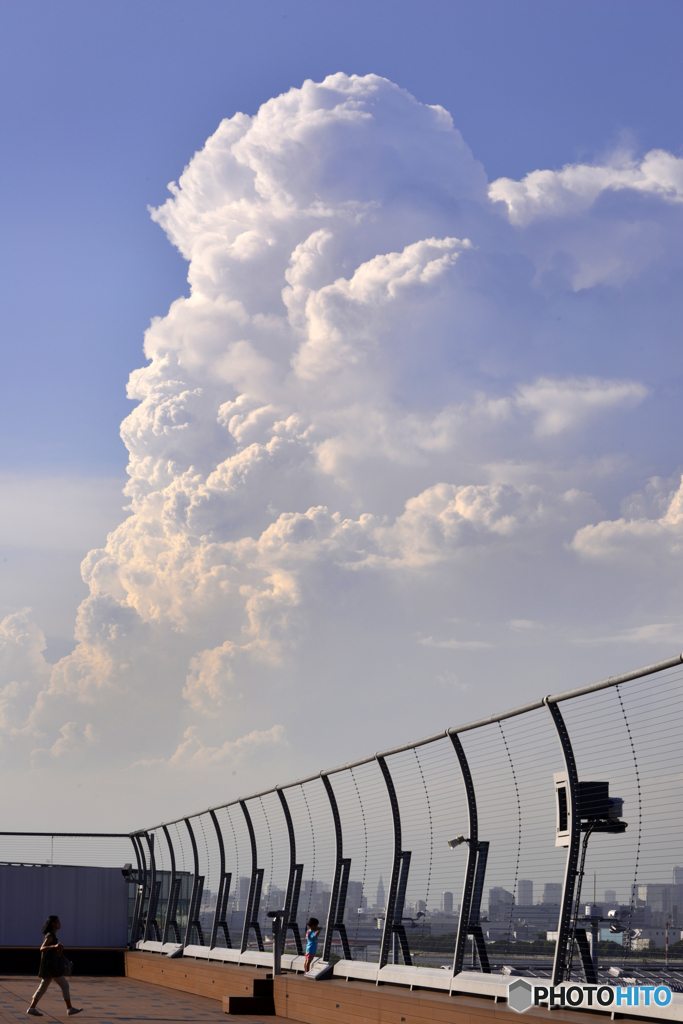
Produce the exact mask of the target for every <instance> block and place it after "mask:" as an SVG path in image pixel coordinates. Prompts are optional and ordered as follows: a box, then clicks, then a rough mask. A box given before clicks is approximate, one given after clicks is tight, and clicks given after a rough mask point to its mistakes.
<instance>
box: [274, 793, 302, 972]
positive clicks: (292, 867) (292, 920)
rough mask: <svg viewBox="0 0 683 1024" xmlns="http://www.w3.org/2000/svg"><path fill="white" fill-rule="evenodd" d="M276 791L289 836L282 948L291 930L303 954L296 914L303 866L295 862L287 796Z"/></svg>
mask: <svg viewBox="0 0 683 1024" xmlns="http://www.w3.org/2000/svg"><path fill="white" fill-rule="evenodd" d="M276 792H277V795H278V797H279V798H280V806H281V807H282V813H283V814H284V816H285V822H286V824H287V835H288V837H289V875H288V878H287V892H286V894H285V906H284V910H285V918H284V921H283V922H282V950H283V951H284V948H285V946H286V945H287V931H288V930H291V931H292V932H293V934H294V941H295V943H296V951H297V953H298V954H299V956H303V953H304V947H303V945H302V942H301V935H300V934H299V925H298V924H297V920H296V916H297V914H298V913H299V895H300V893H301V879H302V876H303V873H304V866H303V864H297V863H296V835H295V832H294V823H293V821H292V815H291V812H290V810H289V804H288V803H287V798H286V797H285V794H284V792H283V790H281V789H280V788H279V787H278V788H277V789H276Z"/></svg>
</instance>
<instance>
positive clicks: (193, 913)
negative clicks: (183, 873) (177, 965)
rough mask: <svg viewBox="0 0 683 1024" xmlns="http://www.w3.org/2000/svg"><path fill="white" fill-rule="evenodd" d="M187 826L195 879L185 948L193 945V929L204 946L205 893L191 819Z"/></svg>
mask: <svg viewBox="0 0 683 1024" xmlns="http://www.w3.org/2000/svg"><path fill="white" fill-rule="evenodd" d="M183 820H184V821H185V824H186V826H187V831H188V833H189V836H190V843H191V844H192V859H193V861H194V878H193V880H192V895H191V896H190V906H189V907H188V911H187V926H186V928H185V941H184V943H183V945H184V946H191V945H193V943H192V942H191V941H190V940H191V939H192V929H193V928H194V930H195V931H196V933H197V938H198V940H199V942H198V943H197V944H198V945H199V946H203V945H204V933H203V931H202V924H201V921H200V920H199V911H200V908H201V905H202V893H203V892H204V876H203V875H200V874H199V853H198V851H197V840H196V839H195V835H194V830H193V828H192V825H191V824H190V819H189V818H184V819H183Z"/></svg>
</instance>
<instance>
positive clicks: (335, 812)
mask: <svg viewBox="0 0 683 1024" xmlns="http://www.w3.org/2000/svg"><path fill="white" fill-rule="evenodd" d="M321 778H322V780H323V786H324V787H325V792H326V793H327V798H328V800H329V801H330V809H331V811H332V820H333V822H334V838H335V850H336V857H335V864H334V878H333V880H332V892H331V893H330V906H329V910H328V912H327V927H326V928H325V942H324V943H323V955H322V958H323V960H324V961H325V963H327V962H328V961H329V959H330V955H331V953H332V939H333V938H334V933H335V932H338V933H339V938H340V939H341V944H342V950H343V952H344V959H345V960H351V959H352V957H351V947H350V946H349V939H348V936H347V934H346V925H345V924H344V913H345V911H346V894H347V892H348V888H349V874H350V872H351V858H350V857H344V849H343V836H342V828H341V818H340V816H339V807H338V806H337V798H336V796H335V795H334V790H333V789H332V783H331V782H330V780H329V778H328V777H327V775H323V776H321Z"/></svg>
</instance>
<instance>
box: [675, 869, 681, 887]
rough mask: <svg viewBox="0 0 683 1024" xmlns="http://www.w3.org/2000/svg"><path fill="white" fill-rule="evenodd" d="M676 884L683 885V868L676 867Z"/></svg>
mask: <svg viewBox="0 0 683 1024" xmlns="http://www.w3.org/2000/svg"><path fill="white" fill-rule="evenodd" d="M674 885H683V868H678V867H676V868H674Z"/></svg>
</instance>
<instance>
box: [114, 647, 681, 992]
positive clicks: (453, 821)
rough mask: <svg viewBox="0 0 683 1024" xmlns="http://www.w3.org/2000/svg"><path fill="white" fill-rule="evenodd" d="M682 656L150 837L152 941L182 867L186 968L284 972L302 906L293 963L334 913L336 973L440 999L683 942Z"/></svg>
mask: <svg viewBox="0 0 683 1024" xmlns="http://www.w3.org/2000/svg"><path fill="white" fill-rule="evenodd" d="M682 661H683V656H681V655H679V656H676V657H674V658H670V659H667V660H666V661H662V662H658V663H656V664H653V665H649V666H647V667H645V668H641V669H638V670H635V671H633V672H629V673H626V674H624V675H621V676H617V677H612V678H610V679H607V680H604V681H602V682H599V683H595V684H592V685H590V686H584V687H581V688H579V689H576V690H572V691H568V692H565V693H559V694H555V695H552V696H548V697H545V698H542V699H539V700H537V701H533V702H531V703H528V704H525V705H523V706H522V707H518V708H514V709H512V710H510V711H507V712H503V713H501V714H495V715H491V716H489V717H487V718H485V719H481V720H478V721H475V722H470V723H467V724H465V725H462V726H458V727H454V728H449V729H446V730H444V731H443V732H441V733H437V734H435V735H433V736H428V737H426V738H424V739H421V740H418V741H416V742H414V743H410V744H404V745H402V746H400V747H395V748H392V749H391V750H385V751H381V752H379V753H377V754H374V755H371V756H369V757H366V758H362V759H360V760H358V761H355V762H353V763H349V764H345V765H341V766H338V767H335V768H330V769H326V770H323V771H321V772H319V773H317V774H315V775H310V776H308V777H306V778H304V779H299V780H297V781H295V782H291V783H287V784H283V785H280V786H276V787H274V788H272V789H269V790H265V791H263V792H260V793H256V794H253V795H252V796H248V797H243V798H241V799H239V800H235V801H232V802H231V803H228V804H223V805H220V806H218V807H212V808H209V809H207V810H206V811H203V812H199V813H195V814H191V815H188V816H187V817H185V818H181V819H178V820H177V821H174V822H166V823H165V824H163V825H157V826H154V827H153V828H148V829H145V830H142V831H140V832H138V833H136V834H135V838H136V841H137V848H138V849H139V851H140V855H139V862H138V863H139V870H140V872H141V877H144V879H145V886H144V892H145V897H144V899H143V901H142V903H141V905H140V908H139V913H138V917H137V919H136V921H135V922H134V935H133V938H134V939H135V940H139V941H142V942H145V944H146V945H149V943H150V942H152V943H153V944H154V945H155V946H156V944H157V942H159V941H161V940H162V939H166V940H167V939H168V932H169V920H172V919H174V915H175V906H174V903H173V898H172V896H169V897H168V898H166V900H165V901H164V899H157V898H156V897H155V896H154V891H155V885H157V883H156V881H155V879H156V875H155V872H158V871H159V870H162V871H163V872H166V873H169V872H170V875H171V877H173V873H174V871H176V870H177V866H178V865H182V866H183V869H184V870H185V871H186V872H188V875H190V876H191V877H192V880H193V882H192V886H193V887H192V894H191V898H190V909H189V912H188V914H187V917H186V921H185V925H184V930H183V933H182V936H181V937H180V944H181V945H182V946H184V947H185V953H186V955H195V956H206V957H209V958H210V957H216V958H220V959H235V960H240V959H241V960H242V961H244V960H245V959H247V960H248V962H252V963H253V962H259V958H261V959H263V958H264V957H265V958H266V959H264V963H265V962H267V957H268V956H269V955H270V953H269V950H271V949H272V945H268V939H269V936H267V935H266V929H265V924H266V921H267V914H268V912H269V911H273V910H283V909H284V910H285V911H286V915H285V918H284V928H283V935H284V941H285V949H287V948H289V950H290V953H291V955H292V956H293V957H296V956H297V954H299V955H300V954H301V952H302V945H301V935H302V934H303V931H304V928H305V924H306V921H307V920H308V919H309V918H310V917H311V916H313V917H317V918H318V919H319V920H320V922H321V924H322V926H323V936H322V950H321V953H322V958H323V960H325V961H328V960H330V959H333V960H335V961H336V962H337V966H336V968H335V971H336V972H337V973H342V974H344V973H345V974H346V975H347V976H356V977H367V976H371V975H372V976H377V972H381V971H385V969H387V968H392V969H395V968H396V967H397V966H399V965H400V967H401V969H402V970H403V971H405V970H406V969H410V970H411V971H414V970H420V971H421V972H422V973H421V979H422V980H420V981H419V984H420V985H422V984H429V980H428V979H427V973H434V972H426V971H425V969H427V968H430V967H438V968H439V971H440V973H439V977H440V978H441V979H443V977H444V972H443V970H442V968H443V967H444V966H446V967H447V968H448V972H447V973H448V977H449V978H451V979H454V978H457V977H458V976H459V975H461V974H463V972H464V971H466V970H467V969H468V968H469V969H474V970H477V971H479V972H481V973H482V974H486V973H489V972H490V971H491V970H494V971H495V970H496V969H500V967H501V966H502V965H503V964H508V965H510V964H512V965H513V966H520V965H521V966H526V967H529V968H534V967H535V968H536V969H538V970H540V971H541V972H543V971H545V973H546V974H550V975H551V976H552V978H553V981H554V983H559V982H560V981H563V980H566V979H567V978H570V977H571V976H572V971H573V972H574V977H576V976H577V975H578V974H581V973H582V974H583V976H584V978H585V980H587V981H591V980H592V979H593V977H594V976H595V977H597V973H596V972H597V971H598V969H599V966H600V965H599V962H598V961H599V960H600V959H603V960H608V961H609V962H610V963H612V962H616V961H617V960H621V961H623V962H624V963H626V962H631V961H632V960H633V958H634V957H635V956H637V954H638V953H640V954H641V958H642V950H643V948H644V947H645V946H646V944H647V941H646V940H645V939H643V938H639V936H645V935H647V934H648V932H655V933H656V932H657V931H658V930H659V931H660V932H661V933H662V934H663V933H664V932H665V931H666V932H670V933H671V935H672V936H673V937H674V938H676V936H677V935H678V934H679V932H678V929H679V928H683V866H682V867H681V868H680V869H679V871H678V873H677V872H676V870H675V869H676V868H678V865H677V863H676V862H677V860H681V861H683V814H682V813H681V812H682V811H683V806H681V805H682V804H683V787H682V786H681V784H680V778H681V769H682V768H683V765H682V764H681V757H680V754H679V749H680V737H681V727H682V726H683V666H682ZM558 780H559V781H558ZM591 782H592V783H596V782H602V783H607V784H609V794H608V793H607V791H606V787H605V786H604V785H603V786H602V787H600V786H597V787H595V786H593V787H592V788H591V786H590V785H588V783H591ZM560 790H562V793H559V791H560ZM591 794H592V795H591ZM614 797H619V798H621V799H622V800H623V801H624V811H623V817H622V815H621V809H620V805H619V803H618V801H617V802H615V800H614ZM560 799H562V800H564V805H563V806H564V810H562V809H561V808H559V803H560ZM608 799H610V800H611V803H609V804H608V803H606V801H607V800H608ZM591 800H592V801H593V803H592V804H591ZM558 808H559V809H558ZM617 812H619V813H617ZM561 814H564V816H565V819H566V820H563V821H562V822H559V821H558V815H561ZM624 821H627V822H628V824H627V825H624ZM560 826H561V828H560ZM558 829H560V832H561V833H562V834H561V835H559V836H558ZM458 837H459V838H458ZM677 878H679V879H680V882H679V881H676V880H675V879H677ZM598 879H599V882H598ZM157 888H158V885H157ZM167 888H168V892H169V893H171V891H172V886H170V887H167ZM598 888H599V889H600V894H601V895H600V899H598V898H597V896H598ZM679 889H680V893H679ZM487 891H488V906H487V904H486V896H487ZM534 891H535V894H536V899H534V898H533V895H530V894H531V893H532V892H534ZM603 894H605V895H603ZM539 896H540V900H539V898H538V897H539ZM152 901H154V903H153V905H152ZM585 905H587V906H588V913H586V909H585ZM152 910H153V911H154V912H153V913H152ZM610 911H611V913H610ZM658 926H660V927H659V929H658ZM548 932H550V933H551V935H553V936H555V937H554V938H551V939H550V940H548V938H547V933H548ZM544 933H545V935H544V938H543V939H541V938H539V936H540V935H543V934H544ZM656 944H657V943H654V942H653V943H652V945H656ZM679 949H680V947H678V948H675V943H674V942H672V943H671V944H670V949H669V951H667V952H666V953H663V954H657V953H655V958H657V957H658V956H669V957H670V958H671V960H672V961H673V959H674V958H675V956H676V955H680V954H679ZM373 972H374V975H373ZM415 983H416V984H417V983H418V982H415ZM440 985H441V987H443V985H442V984H441V983H440Z"/></svg>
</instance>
